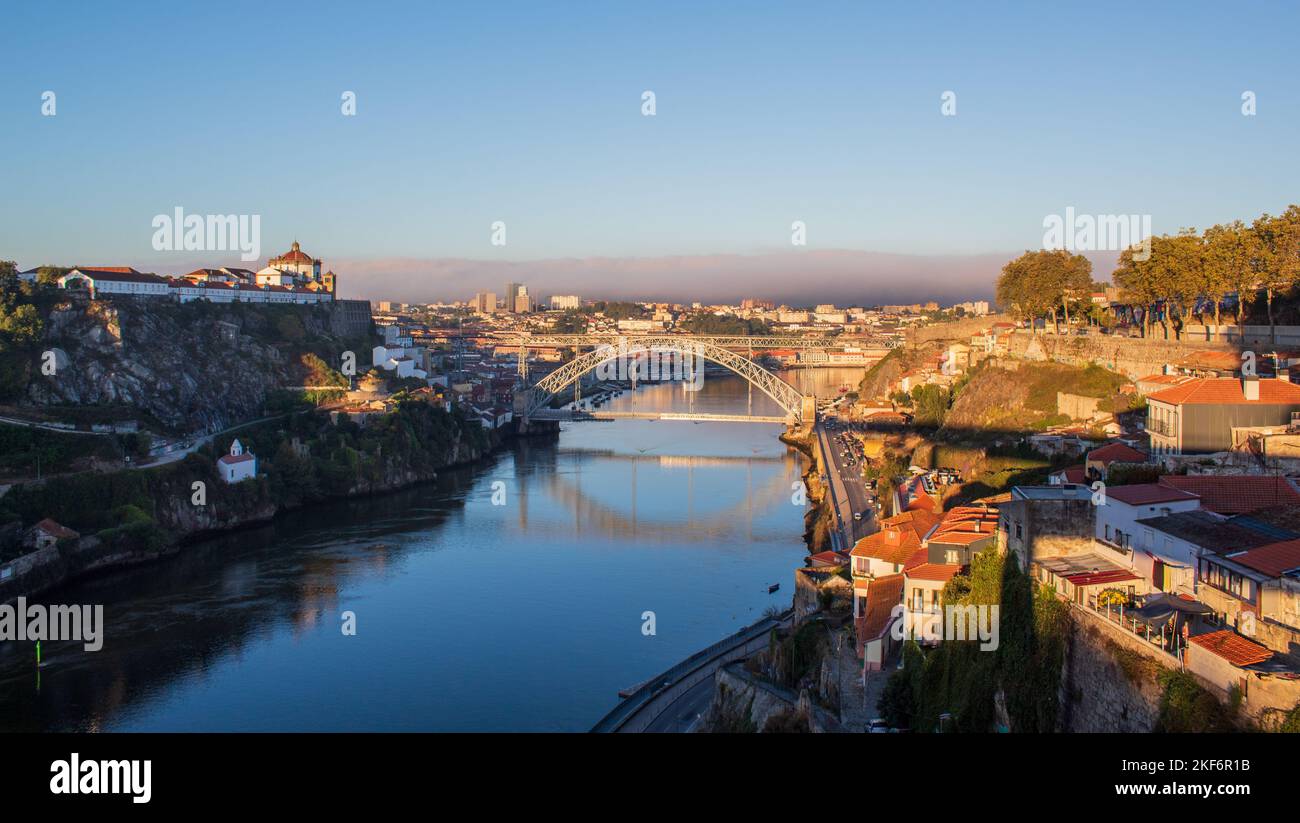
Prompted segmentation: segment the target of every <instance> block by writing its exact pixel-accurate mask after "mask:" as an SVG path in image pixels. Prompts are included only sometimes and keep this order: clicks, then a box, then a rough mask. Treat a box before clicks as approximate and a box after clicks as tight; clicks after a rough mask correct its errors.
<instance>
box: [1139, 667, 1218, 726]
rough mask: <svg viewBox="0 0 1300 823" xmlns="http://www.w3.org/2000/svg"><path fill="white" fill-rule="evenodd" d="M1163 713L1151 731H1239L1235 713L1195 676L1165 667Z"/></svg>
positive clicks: (1161, 699) (1161, 677) (1161, 706)
mask: <svg viewBox="0 0 1300 823" xmlns="http://www.w3.org/2000/svg"><path fill="white" fill-rule="evenodd" d="M1159 680H1160V686H1161V688H1162V689H1163V690H1164V691H1163V693H1162V694H1161V695H1160V714H1159V716H1158V717H1157V718H1156V725H1155V728H1154V729H1152V731H1156V732H1230V731H1235V730H1236V723H1235V722H1234V720H1233V716H1232V713H1231V712H1230V711H1229V710H1228V709H1227V707H1225V706H1224V705H1223V704H1222V703H1220V702H1219V700H1218V699H1217V698H1216V697H1215V696H1214V695H1212V694H1210V693H1209V692H1208V691H1206V690H1205V688H1204V687H1203V686H1202V685H1201V684H1200V683H1198V682H1197V681H1196V678H1195V677H1193V676H1192V675H1190V674H1188V673H1186V672H1181V671H1176V670H1173V669H1166V670H1165V671H1163V672H1161V673H1160V676H1159Z"/></svg>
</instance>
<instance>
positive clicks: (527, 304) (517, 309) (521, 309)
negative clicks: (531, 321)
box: [510, 286, 533, 314]
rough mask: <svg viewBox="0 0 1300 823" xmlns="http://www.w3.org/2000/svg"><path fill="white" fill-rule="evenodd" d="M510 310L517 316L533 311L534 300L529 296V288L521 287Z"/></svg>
mask: <svg viewBox="0 0 1300 823" xmlns="http://www.w3.org/2000/svg"><path fill="white" fill-rule="evenodd" d="M510 310H511V311H513V312H514V313H515V314H528V313H529V312H531V311H532V310H533V298H532V297H531V296H529V294H528V287H527V286H520V287H519V290H518V291H517V292H515V298H514V301H513V305H511V306H510Z"/></svg>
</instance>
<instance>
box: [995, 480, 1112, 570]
mask: <svg viewBox="0 0 1300 823" xmlns="http://www.w3.org/2000/svg"><path fill="white" fill-rule="evenodd" d="M1095 510H1096V506H1094V505H1093V503H1092V492H1091V491H1090V490H1089V489H1088V488H1087V487H1086V486H1076V485H1074V484H1072V483H1067V484H1063V485H1056V486H1014V487H1012V489H1011V493H1010V499H1008V500H1000V501H999V502H998V548H999V550H1000V551H1003V552H1009V553H1012V554H1014V555H1016V558H1017V560H1018V561H1019V563H1020V568H1022V569H1028V568H1030V566H1031V565H1032V564H1033V562H1034V560H1035V559H1036V558H1037V557H1039V556H1056V555H1069V554H1083V553H1087V552H1091V551H1093V549H1094V533H1095V531H1096V525H1095V523H1096V516H1095Z"/></svg>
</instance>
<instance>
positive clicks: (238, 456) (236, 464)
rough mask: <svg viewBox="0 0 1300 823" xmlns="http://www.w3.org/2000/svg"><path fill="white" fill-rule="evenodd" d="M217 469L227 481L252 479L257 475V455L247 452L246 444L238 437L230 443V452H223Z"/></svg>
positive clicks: (235, 481)
mask: <svg viewBox="0 0 1300 823" xmlns="http://www.w3.org/2000/svg"><path fill="white" fill-rule="evenodd" d="M217 471H218V472H220V473H221V479H222V480H224V481H226V482H227V483H238V482H240V481H241V480H251V479H252V478H254V477H256V476H257V457H256V456H255V455H254V454H253V453H252V452H245V451H244V445H243V444H242V443H240V442H239V440H238V439H236V440H235V441H234V442H233V443H231V444H230V454H223V455H222V456H221V459H219V460H218V461H217Z"/></svg>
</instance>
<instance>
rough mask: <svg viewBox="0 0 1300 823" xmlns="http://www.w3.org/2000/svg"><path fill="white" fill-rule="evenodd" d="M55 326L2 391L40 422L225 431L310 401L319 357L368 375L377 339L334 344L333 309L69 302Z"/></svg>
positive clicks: (13, 369)
mask: <svg viewBox="0 0 1300 823" xmlns="http://www.w3.org/2000/svg"><path fill="white" fill-rule="evenodd" d="M43 321H44V322H43V330H42V334H41V337H40V338H39V340H38V341H36V343H35V344H34V345H33V346H32V347H31V348H30V349H28V351H27V352H24V353H23V355H22V356H21V357H17V356H11V357H10V360H9V362H7V363H6V364H5V365H6V370H5V373H6V380H5V381H4V385H3V386H2V387H0V390H2V392H3V397H2V399H3V402H4V403H5V404H6V405H7V406H8V409H9V410H11V411H14V412H16V413H18V414H21V415H22V416H24V417H29V418H45V419H53V420H62V421H69V422H81V423H104V422H111V421H116V420H138V421H140V422H141V423H142V424H143V425H146V426H148V427H150V428H157V429H162V430H164V431H169V432H176V433H186V432H194V431H199V430H203V429H220V428H222V427H224V426H227V425H230V424H232V423H235V422H238V421H242V420H247V419H250V418H254V417H257V416H258V415H259V414H261V413H262V412H263V408H264V404H265V403H266V401H267V400H268V398H270V397H272V396H274V395H275V393H276V392H280V391H286V390H287V391H289V392H294V393H300V390H297V389H295V388H294V387H299V386H303V385H306V384H307V381H308V380H309V379H310V376H311V373H312V363H313V362H314V361H313V360H312V358H311V355H313V354H315V355H317V356H319V357H320V358H321V360H324V361H325V362H326V363H329V364H338V363H339V362H340V356H341V353H342V352H343V351H346V350H352V351H356V352H357V359H358V360H357V362H358V365H359V366H360V367H364V364H365V363H368V362H369V349H370V342H369V341H368V340H360V339H359V340H352V341H348V340H341V339H338V338H336V337H334V336H332V335H331V334H330V333H329V327H330V325H329V311H328V309H325V308H313V307H307V306H245V305H239V304H233V305H224V306H223V305H212V304H207V303H199V302H195V303H188V304H184V305H180V304H176V303H171V302H166V301H151V302H148V303H143V302H135V301H114V302H111V303H110V302H106V301H90V302H82V301H67V300H64V301H61V302H58V303H56V304H55V305H53V306H52V307H50V308H49V310H48V312H47V314H46V315H45V317H44V318H43ZM51 350H53V351H56V358H57V363H58V368H57V370H56V371H55V373H54V374H52V375H46V374H43V373H42V370H41V357H40V353H41V352H43V351H51ZM33 352H35V354H34V355H33ZM13 354H16V353H13ZM317 366H318V368H317V371H319V364H317Z"/></svg>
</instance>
